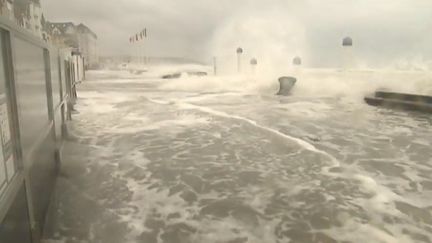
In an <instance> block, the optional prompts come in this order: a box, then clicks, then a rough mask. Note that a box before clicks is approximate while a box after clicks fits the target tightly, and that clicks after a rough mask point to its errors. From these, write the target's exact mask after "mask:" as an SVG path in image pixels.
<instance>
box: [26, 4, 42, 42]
mask: <svg viewBox="0 0 432 243" xmlns="http://www.w3.org/2000/svg"><path fill="white" fill-rule="evenodd" d="M29 14H30V19H29V22H30V30H31V31H32V32H33V33H34V34H35V35H37V36H38V37H39V38H42V16H43V13H42V7H41V4H40V0H30V4H29Z"/></svg>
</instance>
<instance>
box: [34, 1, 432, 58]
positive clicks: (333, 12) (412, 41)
mask: <svg viewBox="0 0 432 243" xmlns="http://www.w3.org/2000/svg"><path fill="white" fill-rule="evenodd" d="M42 5H43V8H44V12H45V15H46V16H47V18H48V19H49V20H51V21H73V22H75V23H80V22H82V23H84V24H86V25H88V26H89V27H90V28H91V29H93V30H94V31H95V32H96V34H97V35H98V36H99V44H100V49H101V52H102V54H106V55H111V54H131V53H137V49H136V48H137V47H136V45H135V47H134V46H132V45H130V44H129V37H130V36H131V35H133V34H134V33H137V32H139V31H140V30H141V29H142V28H144V27H147V29H148V34H149V38H148V40H147V42H146V49H147V51H148V52H149V53H150V55H152V56H183V57H189V58H196V59H201V60H204V61H207V60H210V59H211V57H212V56H213V55H216V56H223V55H227V53H231V52H233V50H235V48H236V47H237V46H242V47H244V49H245V52H249V53H250V55H254V56H258V57H261V56H265V55H267V56H276V55H277V56H278V58H279V59H282V58H283V57H284V56H288V57H291V56H293V55H300V56H302V57H304V59H305V60H306V61H305V63H309V64H310V65H314V66H326V65H327V66H328V65H331V64H333V63H334V59H335V56H337V54H336V53H338V52H340V51H341V47H340V45H341V39H342V38H343V37H344V36H347V35H349V36H351V37H353V39H354V45H355V49H354V51H355V53H356V55H357V56H359V57H360V59H361V60H362V61H364V62H367V63H378V64H380V65H385V64H387V63H391V62H395V61H397V60H399V61H400V60H411V61H412V60H416V61H419V62H422V61H424V60H429V59H431V58H432V48H431V43H432V1H431V0H326V1H323V0H42ZM263 58H264V57H263Z"/></svg>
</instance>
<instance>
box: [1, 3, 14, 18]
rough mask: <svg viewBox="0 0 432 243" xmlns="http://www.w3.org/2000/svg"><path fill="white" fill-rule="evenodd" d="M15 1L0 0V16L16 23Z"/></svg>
mask: <svg viewBox="0 0 432 243" xmlns="http://www.w3.org/2000/svg"><path fill="white" fill-rule="evenodd" d="M13 5H14V0H0V15H2V16H5V17H7V18H8V19H9V20H11V21H14V20H15V15H14V8H13Z"/></svg>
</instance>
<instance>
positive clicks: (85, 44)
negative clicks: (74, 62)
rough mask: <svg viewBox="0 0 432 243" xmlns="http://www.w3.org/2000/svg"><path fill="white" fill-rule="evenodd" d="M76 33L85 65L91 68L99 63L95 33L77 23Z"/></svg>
mask: <svg viewBox="0 0 432 243" xmlns="http://www.w3.org/2000/svg"><path fill="white" fill-rule="evenodd" d="M76 30H77V35H78V46H79V50H80V52H81V54H82V55H83V57H84V59H85V66H86V67H87V68H93V67H96V66H98V64H99V51H98V46H97V39H98V38H97V35H96V34H95V33H94V32H93V31H92V30H90V29H89V28H88V27H87V26H85V25H83V24H79V25H78V26H77V27H76Z"/></svg>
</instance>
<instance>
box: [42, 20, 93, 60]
mask: <svg viewBox="0 0 432 243" xmlns="http://www.w3.org/2000/svg"><path fill="white" fill-rule="evenodd" d="M44 29H46V32H47V34H48V35H49V36H50V37H49V38H50V40H51V42H52V43H53V44H54V45H56V46H59V47H61V48H71V49H72V50H74V51H77V52H79V53H81V55H82V56H83V58H84V62H85V67H86V68H96V67H97V66H98V65H99V52H98V48H97V35H96V34H95V33H94V32H93V31H92V30H91V29H90V28H89V27H87V26H86V25H84V24H79V25H75V24H74V23H72V22H64V23H51V22H47V23H46V24H45V27H44Z"/></svg>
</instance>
